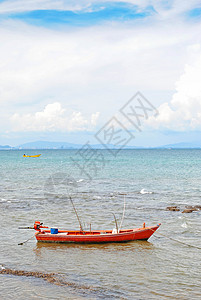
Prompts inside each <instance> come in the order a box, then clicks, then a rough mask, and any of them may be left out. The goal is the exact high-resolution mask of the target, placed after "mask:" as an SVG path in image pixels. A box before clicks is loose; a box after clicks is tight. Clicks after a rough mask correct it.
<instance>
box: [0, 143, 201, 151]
mask: <svg viewBox="0 0 201 300" xmlns="http://www.w3.org/2000/svg"><path fill="white" fill-rule="evenodd" d="M83 146H84V144H72V143H67V142H46V141H36V142H30V143H25V144H21V145H19V146H17V147H11V146H9V145H5V146H1V145H0V150H9V149H13V150H14V149H80V148H82V147H83ZM90 146H91V147H92V148H93V149H105V147H104V146H103V145H101V144H95V145H93V144H90ZM106 146H107V148H109V149H119V146H114V145H106ZM195 148H197V149H199V148H201V142H192V143H184V142H183V143H176V144H168V145H163V146H158V147H140V146H137V147H136V146H125V147H123V149H195Z"/></svg>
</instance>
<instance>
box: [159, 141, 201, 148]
mask: <svg viewBox="0 0 201 300" xmlns="http://www.w3.org/2000/svg"><path fill="white" fill-rule="evenodd" d="M157 148H163V149H168V148H172V149H193V148H201V142H191V143H185V142H183V143H176V144H169V145H164V146H160V147H157Z"/></svg>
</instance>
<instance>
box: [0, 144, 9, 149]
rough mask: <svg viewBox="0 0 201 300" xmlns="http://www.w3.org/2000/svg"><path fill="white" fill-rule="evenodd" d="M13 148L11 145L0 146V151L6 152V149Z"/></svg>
mask: <svg viewBox="0 0 201 300" xmlns="http://www.w3.org/2000/svg"><path fill="white" fill-rule="evenodd" d="M11 148H12V147H11V146H9V145H5V146H1V145H0V150H4V149H11Z"/></svg>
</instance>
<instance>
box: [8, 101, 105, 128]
mask: <svg viewBox="0 0 201 300" xmlns="http://www.w3.org/2000/svg"><path fill="white" fill-rule="evenodd" d="M98 117H99V113H98V112H97V113H95V114H92V115H91V118H90V119H89V120H87V119H86V118H84V116H83V115H82V113H81V112H72V113H71V114H69V113H68V112H67V111H66V110H65V109H64V108H62V106H61V104H60V103H58V102H55V103H52V104H48V105H46V107H45V108H44V110H43V111H39V112H36V113H34V114H23V115H20V114H17V113H16V114H14V115H13V116H11V118H10V121H11V123H12V131H39V132H46V131H63V132H71V131H85V130H88V131H90V130H92V129H94V127H95V126H96V123H97V120H98Z"/></svg>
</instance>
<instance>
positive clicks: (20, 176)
mask: <svg viewBox="0 0 201 300" xmlns="http://www.w3.org/2000/svg"><path fill="white" fill-rule="evenodd" d="M23 151H24V150H23ZM23 153H24V152H22V151H0V177H1V180H0V214H1V220H0V222H1V236H0V241H1V243H0V254H1V260H0V264H2V265H3V266H4V267H8V268H11V269H17V270H25V271H42V272H45V273H48V272H50V273H51V272H54V273H58V274H59V276H61V277H62V278H64V279H65V281H66V282H67V283H74V284H75V285H74V287H72V286H68V285H63V286H57V285H53V284H51V283H48V282H45V281H44V280H42V279H38V278H30V277H29V278H26V277H15V276H12V275H0V299H14V298H15V299H83V298H88V299H110V298H111V299H115V298H116V299H200V294H201V288H200V273H201V267H200V263H199V260H200V251H201V250H200V249H196V248H193V247H188V246H186V245H183V244H179V243H177V242H174V241H172V240H169V239H168V238H166V237H164V236H161V235H160V234H162V235H165V236H167V237H168V236H169V237H172V238H174V239H176V240H180V241H183V242H185V243H188V244H191V245H196V246H199V247H201V239H200V237H201V229H200V220H201V211H200V212H199V211H198V212H193V213H191V214H182V213H181V211H180V212H170V211H166V210H165V208H166V207H167V206H170V205H178V206H179V207H181V209H183V208H184V206H185V205H196V204H198V205H200V204H201V203H200V195H201V150H122V151H121V152H120V153H119V154H118V155H117V156H116V157H115V156H114V155H113V154H112V153H108V152H107V151H106V150H101V155H102V160H100V161H98V162H97V161H95V160H94V161H93V162H95V163H96V166H95V164H93V166H89V164H88V163H87V162H86V161H85V160H84V159H83V158H82V157H81V156H80V155H79V153H77V151H75V150H42V151H40V153H42V156H41V157H40V158H35V159H28V158H23V157H22V155H23ZM35 153H36V151H35V152H34V151H27V154H35ZM71 158H73V160H74V161H75V162H76V163H77V162H79V164H80V166H85V167H86V169H85V170H86V171H87V172H88V173H89V174H90V176H91V178H92V180H90V179H89V178H88V177H87V176H86V174H85V173H81V171H80V169H79V167H78V166H77V165H76V163H75V162H73V160H72V159H71ZM103 159H104V163H103ZM124 194H125V201H126V213H125V219H124V222H123V227H124V228H128V227H130V228H132V227H141V226H142V224H143V223H144V222H146V224H147V225H155V224H158V223H162V225H161V227H160V229H159V230H158V232H156V234H155V235H154V236H153V237H151V239H150V240H149V241H148V242H140V241H138V242H131V243H125V244H105V245H73V244H70V245H57V244H56V245H54V244H42V243H36V241H35V239H34V238H33V239H31V240H30V241H29V242H27V243H26V244H24V245H22V246H19V245H18V243H19V242H22V241H25V240H27V239H28V238H30V237H32V236H33V234H34V232H33V231H32V230H19V229H18V227H19V226H32V225H33V223H34V221H36V220H38V221H41V222H44V224H45V225H47V226H51V227H57V226H58V227H60V228H67V229H74V228H76V229H78V228H79V224H78V222H77V219H76V216H75V213H74V211H73V208H72V205H71V204H70V201H69V195H71V196H72V198H73V200H74V204H75V206H76V208H77V211H78V214H79V216H80V217H81V219H82V223H83V224H84V227H85V228H86V229H87V228H89V226H90V225H89V224H90V223H91V224H92V229H112V228H114V227H115V224H114V217H113V215H112V213H115V216H116V218H117V219H118V222H119V224H120V222H121V217H122V213H123V207H124Z"/></svg>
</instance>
